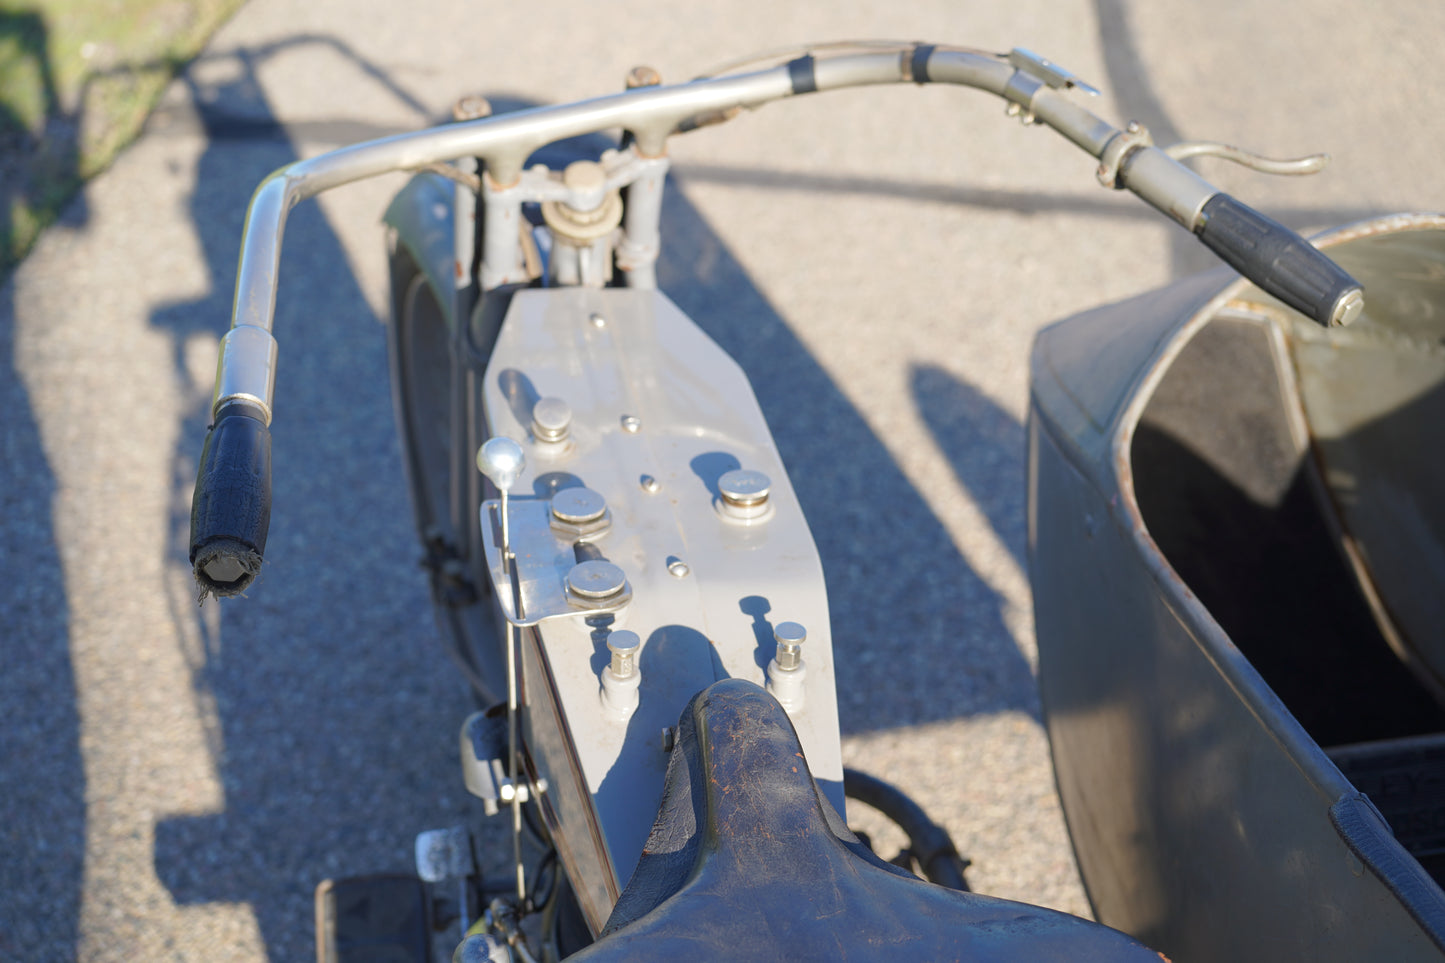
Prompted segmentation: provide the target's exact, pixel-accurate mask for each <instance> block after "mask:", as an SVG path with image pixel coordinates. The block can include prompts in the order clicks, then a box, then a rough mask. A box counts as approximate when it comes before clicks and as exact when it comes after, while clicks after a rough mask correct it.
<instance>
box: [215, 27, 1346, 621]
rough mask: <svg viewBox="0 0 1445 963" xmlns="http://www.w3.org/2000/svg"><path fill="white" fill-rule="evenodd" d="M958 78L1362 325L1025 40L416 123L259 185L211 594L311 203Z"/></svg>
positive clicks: (267, 471) (1221, 200) (255, 508)
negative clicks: (827, 97)
mask: <svg viewBox="0 0 1445 963" xmlns="http://www.w3.org/2000/svg"><path fill="white" fill-rule="evenodd" d="M885 83H951V84H958V85H962V86H969V87H976V88H978V89H980V90H986V91H988V92H990V93H993V94H997V95H999V96H1001V97H1003V98H1005V99H1006V100H1008V101H1009V102H1010V107H1009V110H1010V112H1011V113H1016V114H1019V115H1021V116H1022V117H1023V119H1024V120H1025V121H1026V122H1029V123H1041V124H1045V125H1047V126H1049V127H1052V128H1053V129H1054V130H1056V131H1058V132H1059V133H1060V134H1062V135H1063V136H1064V137H1066V138H1067V139H1069V140H1070V141H1072V142H1073V143H1075V144H1076V145H1078V146H1079V147H1080V148H1082V149H1083V150H1084V151H1086V152H1087V153H1089V154H1091V155H1093V156H1094V157H1096V158H1099V159H1100V161H1101V167H1100V171H1099V173H1100V179H1101V180H1104V181H1105V183H1106V184H1108V185H1109V186H1113V187H1127V188H1128V189H1129V190H1131V191H1133V192H1134V193H1135V194H1137V195H1138V196H1139V197H1141V198H1142V199H1144V200H1145V201H1147V202H1148V203H1150V204H1152V205H1153V206H1154V207H1156V208H1158V209H1159V210H1160V211H1162V212H1164V213H1165V214H1167V215H1169V216H1170V217H1172V218H1173V219H1174V220H1176V221H1178V222H1179V223H1181V224H1183V225H1184V226H1185V227H1186V228H1188V229H1190V230H1191V231H1193V232H1194V233H1195V234H1197V235H1198V236H1199V238H1200V240H1201V241H1202V242H1203V243H1204V244H1205V245H1206V246H1208V247H1209V248H1210V250H1212V251H1214V252H1215V253H1216V254H1218V255H1219V256H1220V257H1221V258H1223V259H1224V260H1225V261H1226V262H1227V263H1229V264H1230V265H1231V266H1232V267H1234V268H1235V269H1236V270H1238V271H1239V272H1240V273H1241V274H1243V275H1244V276H1245V277H1247V278H1249V279H1250V280H1251V281H1253V282H1255V283H1256V284H1257V285H1259V286H1260V287H1261V288H1263V289H1264V290H1265V291H1268V292H1269V293H1270V294H1273V295H1275V296H1276V297H1278V298H1280V299H1281V300H1282V301H1284V302H1285V303H1286V304H1288V305H1290V306H1291V307H1293V308H1295V309H1297V310H1299V311H1302V312H1304V313H1305V314H1307V315H1308V316H1310V317H1311V318H1313V319H1314V320H1316V321H1318V322H1319V323H1320V324H1323V325H1338V324H1347V323H1349V322H1350V321H1351V320H1353V318H1354V317H1355V316H1356V315H1358V314H1359V312H1360V310H1361V308H1362V305H1363V292H1362V290H1361V287H1360V285H1359V284H1358V283H1357V282H1355V281H1354V280H1353V279H1352V278H1350V277H1349V275H1348V274H1346V273H1345V272H1344V271H1343V270H1341V269H1340V268H1339V267H1338V266H1337V265H1335V264H1334V263H1333V262H1332V261H1330V260H1329V258H1328V257H1326V256H1325V255H1324V254H1322V253H1320V252H1319V251H1317V250H1316V249H1315V248H1314V247H1313V246H1311V245H1310V244H1309V242H1308V241H1306V240H1304V239H1303V238H1301V237H1300V236H1299V235H1298V234H1295V233H1294V232H1293V231H1290V230H1289V229H1288V228H1285V227H1283V226H1282V225H1280V224H1277V223H1276V222H1274V221H1272V220H1270V219H1268V218H1266V217H1264V215H1262V214H1259V213H1258V212H1256V211H1254V210H1252V209H1250V208H1248V207H1246V206H1245V205H1243V204H1241V203H1239V202H1238V201H1236V200H1234V199H1233V198H1232V197H1230V196H1229V195H1227V194H1223V193H1221V192H1220V191H1218V190H1217V189H1216V188H1215V187H1213V185H1211V184H1209V182H1208V181H1205V180H1204V179H1203V178H1201V177H1199V176H1198V175H1197V174H1195V173H1194V172H1193V171H1191V170H1189V169H1188V168H1186V167H1184V166H1183V165H1182V164H1180V163H1179V162H1178V161H1177V160H1175V159H1174V158H1172V157H1170V156H1168V155H1167V154H1166V153H1164V152H1163V151H1160V150H1158V149H1157V148H1154V147H1153V146H1152V145H1150V144H1149V143H1148V141H1147V134H1146V133H1145V132H1143V130H1142V128H1139V127H1137V125H1132V124H1131V125H1130V126H1129V128H1128V129H1127V130H1120V129H1118V128H1116V127H1114V126H1113V125H1112V124H1109V123H1108V122H1106V121H1104V120H1103V119H1101V118H1099V117H1097V116H1096V115H1094V114H1093V113H1091V112H1089V111H1088V110H1086V109H1084V108H1083V107H1081V106H1079V105H1078V104H1077V103H1076V102H1074V101H1073V100H1072V99H1070V98H1069V97H1066V96H1064V94H1065V93H1066V92H1067V90H1068V89H1069V88H1072V87H1076V86H1077V87H1084V88H1085V89H1090V90H1091V89H1092V88H1087V85H1084V84H1082V83H1081V82H1079V81H1078V80H1077V78H1074V77H1073V75H1071V74H1069V73H1068V72H1067V71H1064V70H1062V69H1060V68H1058V67H1057V66H1056V65H1054V64H1051V63H1050V62H1049V61H1047V60H1044V59H1042V58H1040V57H1037V56H1036V55H1034V54H1030V53H1028V52H1027V51H1022V50H1015V51H1013V52H1012V53H1010V54H1008V55H990V54H984V53H979V52H975V51H967V50H962V49H958V48H947V47H935V46H933V45H929V44H900V45H896V46H894V47H892V48H889V49H886V50H884V51H882V52H868V53H861V54H851V55H846V56H837V57H831V58H815V57H814V56H812V54H810V53H806V52H805V53H804V54H803V55H802V56H799V57H797V58H795V59H793V60H791V61H789V62H787V63H785V64H782V65H781V66H777V67H773V68H770V69H766V70H759V71H756V72H754V73H747V74H740V75H729V76H723V77H716V78H709V79H704V80H698V81H694V82H692V83H688V84H679V85H675V86H671V87H663V86H657V87H644V88H639V89H635V90H630V91H628V92H626V93H623V94H614V95H611V96H608V97H600V98H597V99H595V100H591V101H585V102H582V103H578V104H565V105H560V106H557V107H539V108H534V109H532V110H528V111H521V112H517V113H514V114H503V115H500V116H497V117H490V118H486V119H483V120H476V121H469V122H464V123H457V124H451V125H448V126H446V127H443V128H437V129H433V130H429V131H421V132H418V133H415V134H402V135H398V136H396V137H390V138H385V139H382V140H379V141H371V142H368V143H364V144H357V145H355V146H352V147H345V148H342V149H340V150H337V151H332V152H330V153H328V154H323V155H321V156H319V157H314V158H310V159H308V160H303V161H298V162H296V163H295V164H292V165H290V166H288V167H284V168H282V169H280V170H278V171H276V172H275V173H273V174H272V175H271V176H270V177H268V178H267V179H266V180H265V181H264V182H262V184H261V185H260V187H258V188H257V190H256V194H255V196H254V197H253V198H252V201H251V207H250V210H249V211H248V212H247V218H246V229H245V234H244V236H243V238H242V243H241V262H240V268H239V274H238V277H237V280H236V298H235V302H234V311H233V317H232V325H233V326H232V329H231V333H230V334H229V335H228V336H227V338H226V341H225V343H224V344H223V347H222V354H221V359H220V364H219V370H218V375H217V386H216V395H215V399H214V404H213V406H212V410H213V413H214V416H215V424H214V425H213V427H212V429H211V432H210V434H209V435H208V436H207V440H206V448H205V451H204V452H203V454H202V463H201V468H200V471H199V473H198V475H197V478H196V491H195V497H194V501H193V505H192V513H191V532H192V535H191V562H192V564H193V565H194V566H195V573H196V579H197V581H198V582H199V583H200V586H201V595H202V598H204V597H205V596H206V595H208V594H214V595H218V596H226V595H235V594H237V593H239V592H241V591H243V590H244V589H245V588H246V587H247V586H248V585H249V584H250V583H251V582H252V581H253V580H254V579H255V577H256V574H257V572H258V571H259V569H260V565H261V558H262V554H263V552H264V549H265V541H266V530H267V527H268V525H269V516H270V503H271V458H270V432H269V428H268V426H269V424H270V405H271V390H272V382H273V376H274V370H275V355H276V349H275V341H274V339H272V337H271V334H270V330H271V321H272V315H273V313H274V310H275V303H276V282H277V274H278V270H279V267H280V246H281V234H282V231H283V230H284V227H285V222H286V215H287V213H288V212H289V211H290V209H291V208H292V207H293V206H294V205H295V204H296V203H298V202H299V201H301V200H304V199H305V198H308V197H312V196H314V195H315V194H318V193H320V192H322V191H324V190H328V189H330V188H332V187H338V186H340V185H342V184H347V183H351V182H353V181H357V180H362V179H364V178H368V177H372V176H375V175H378V174H383V173H389V172H392V171H396V170H415V169H418V168H422V167H425V166H427V165H430V164H435V163H438V162H442V161H448V160H454V159H456V158H459V157H482V158H484V159H485V161H486V170H487V173H488V176H489V177H491V178H492V179H493V180H496V181H497V182H498V183H510V182H511V179H513V178H516V177H519V176H520V174H521V170H522V164H523V162H524V161H525V159H526V158H527V156H528V155H529V154H530V153H531V152H532V151H533V150H535V149H537V148H538V147H541V146H543V145H545V144H547V143H551V142H553V141H556V140H559V139H562V138H566V137H571V136H576V135H579V134H586V133H591V132H594V131H598V130H604V129H608V128H612V127H622V128H624V129H625V130H627V131H629V132H630V133H631V134H632V135H633V136H634V138H635V146H634V149H635V150H637V151H638V153H639V155H641V156H661V155H662V154H663V152H664V149H665V148H664V145H665V142H666V140H667V138H668V137H669V136H671V135H673V134H674V133H678V132H681V131H684V130H686V129H689V128H690V127H692V126H697V125H696V124H689V121H695V120H696V119H697V118H699V117H714V116H716V117H721V118H726V117H729V116H732V114H733V113H735V112H736V111H737V110H739V109H742V108H755V107H759V106H762V105H763V104H765V103H768V102H769V101H773V100H778V99H782V98H784V97H790V96H796V95H800V94H806V93H812V92H815V91H822V90H834V89H839V88H843V87H853V86H860V85H866V84H885Z"/></svg>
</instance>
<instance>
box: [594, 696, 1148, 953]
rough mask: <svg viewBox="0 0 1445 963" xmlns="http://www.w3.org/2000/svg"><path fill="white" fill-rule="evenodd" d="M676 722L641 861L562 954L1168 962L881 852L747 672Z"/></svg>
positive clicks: (1120, 937) (1093, 928)
mask: <svg viewBox="0 0 1445 963" xmlns="http://www.w3.org/2000/svg"><path fill="white" fill-rule="evenodd" d="M678 728H679V732H678V741H677V745H676V746H675V748H674V749H673V751H672V756H671V758H670V760H669V764H668V769H667V781H666V788H665V790H664V794H663V801H662V807H661V810H660V812H659V814H658V817H657V820H656V822H655V823H654V824H653V828H652V833H651V835H650V836H649V838H648V841H647V846H646V848H645V849H644V850H643V854H642V859H641V861H640V862H639V864H638V866H637V869H636V871H635V872H634V873H633V876H632V879H631V881H630V882H629V883H628V885H627V888H626V889H625V890H624V891H623V893H622V895H621V898H620V899H619V900H618V902H617V904H616V906H615V907H614V909H613V911H612V916H611V918H610V919H609V920H608V922H607V926H606V927H605V929H604V931H603V933H602V935H601V938H600V939H599V940H598V941H597V942H596V943H594V944H592V946H590V947H589V948H587V949H586V950H583V951H582V952H581V953H579V954H577V955H575V956H573V957H569V959H576V960H579V961H580V960H586V961H598V960H633V959H640V958H647V959H787V960H814V959H816V960H885V959H886V960H894V959H898V958H899V957H900V956H906V957H907V958H909V959H920V960H942V959H958V960H994V961H1005V960H1019V961H1022V960H1030V961H1035V960H1071V961H1073V960H1100V961H1103V960H1119V961H1127V960H1137V961H1140V963H1144V961H1154V963H1157V961H1158V959H1159V957H1158V955H1157V954H1155V953H1154V952H1153V951H1151V950H1149V949H1147V948H1146V947H1144V946H1142V945H1141V944H1139V943H1137V942H1136V941H1134V940H1133V939H1131V938H1129V937H1127V936H1125V935H1124V934H1122V933H1119V932H1117V931H1114V930H1111V929H1108V928H1106V927H1103V926H1100V925H1098V924H1097V923H1091V922H1089V921H1086V920H1082V919H1079V918H1078V917H1074V916H1069V915H1068V914H1065V913H1059V912H1056V911H1053V910H1047V909H1042V908H1040V907H1037V906H1028V905H1025V904H1022V903H1015V902H1012V901H1009V900H1003V899H995V898H992V897H988V896H981V895H978V894H975V893H966V892H960V891H957V890H952V889H946V888H944V887H942V886H936V885H934V884H932V883H925V882H923V881H922V880H919V879H917V878H915V877H913V876H912V875H910V874H909V873H907V872H905V871H903V870H901V869H899V868H897V867H895V866H893V865H891V864H889V863H887V862H884V861H883V860H882V859H880V858H878V857H877V856H875V855H873V853H872V852H870V851H869V850H868V849H867V848H866V847H865V846H864V845H863V844H862V843H861V842H860V841H859V840H858V839H857V837H855V836H854V835H853V834H852V833H851V832H849V831H848V829H847V827H846V825H845V824H844V823H843V821H842V819H841V818H840V817H839V816H838V814H837V812H836V811H835V810H834V809H833V807H832V805H830V804H829V803H828V801H827V799H826V798H825V797H824V795H823V794H822V793H820V792H819V791H818V787H817V784H816V783H815V782H814V781H813V777H812V775H811V774H810V772H809V770H808V764H807V761H806V759H805V758H804V757H803V752H802V746H801V745H800V743H799V742H798V737H797V734H796V733H795V732H794V730H793V726H792V723H791V722H790V721H789V719H788V715H787V713H786V712H784V710H783V708H782V706H780V705H779V704H778V702H777V700H775V699H774V698H773V697H772V696H770V695H769V694H768V693H766V692H765V691H763V690H762V689H761V688H759V687H758V686H756V685H754V684H753V683H751V682H747V681H744V680H741V679H728V680H724V681H722V682H718V683H715V684H714V685H712V686H711V687H710V688H708V689H706V690H704V691H703V692H701V693H699V694H698V695H697V696H696V697H695V698H694V699H693V700H692V702H691V704H689V706H688V707H687V709H686V710H685V711H684V712H683V715H682V720H681V723H680V725H679V727H678Z"/></svg>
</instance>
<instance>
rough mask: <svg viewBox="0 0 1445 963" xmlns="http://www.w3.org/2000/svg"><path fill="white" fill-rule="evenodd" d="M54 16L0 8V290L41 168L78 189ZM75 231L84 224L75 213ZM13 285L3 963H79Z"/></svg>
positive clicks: (8, 321) (41, 475) (74, 740)
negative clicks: (20, 73) (4, 72)
mask: <svg viewBox="0 0 1445 963" xmlns="http://www.w3.org/2000/svg"><path fill="white" fill-rule="evenodd" d="M48 34H49V30H48V28H47V25H46V22H45V17H44V16H43V15H42V14H40V13H37V12H34V11H28V10H0V45H3V46H6V47H8V48H10V51H11V66H12V69H20V67H19V66H18V65H29V67H30V68H31V69H32V70H33V73H34V80H35V81H36V83H37V84H38V88H39V91H38V93H39V96H40V98H41V101H42V103H41V104H40V106H41V108H42V110H43V113H44V118H43V127H42V129H41V130H40V131H38V132H37V131H32V130H30V129H29V128H28V127H27V125H26V122H25V119H24V118H23V117H21V116H20V115H19V114H17V113H13V112H11V111H10V110H9V109H8V108H7V107H6V105H5V102H4V101H3V100H0V245H4V249H3V250H0V280H4V266H5V265H6V264H8V263H9V258H10V253H11V252H10V250H9V245H10V243H11V239H12V237H11V235H12V232H13V230H14V228H15V224H14V222H13V220H12V218H13V217H14V216H15V212H16V210H17V207H20V206H25V207H29V206H31V204H33V201H34V197H33V196H32V188H33V187H34V184H33V183H32V181H33V179H34V176H35V172H36V170H37V169H39V168H43V169H44V170H45V171H46V175H47V177H51V178H59V179H66V178H73V177H74V172H75V169H76V165H77V163H78V161H77V157H76V137H77V135H78V131H79V122H78V118H76V117H72V116H69V115H67V114H66V113H65V111H64V110H63V108H62V107H61V105H60V103H59V101H58V98H57V94H56V89H55V80H54V76H53V72H52V68H51V65H50V60H49V57H48V54H47V49H48V44H49V38H48ZM68 217H69V219H70V220H71V221H72V222H77V223H78V222H80V221H83V220H84V218H85V208H84V206H83V202H77V203H75V204H72V206H71V208H70V210H69V212H68ZM16 327H17V325H16V307H15V285H14V283H13V278H12V279H11V281H10V283H5V284H4V285H3V287H0V372H3V374H0V410H3V411H4V412H5V423H4V428H3V430H0V443H3V444H0V571H3V572H4V573H5V575H6V577H5V579H4V580H3V583H0V664H3V666H4V668H3V669H0V706H3V707H4V713H5V724H4V725H3V726H0V799H3V800H4V814H5V818H4V820H3V825H0V959H5V960H65V959H74V958H75V955H76V952H77V948H78V940H77V935H78V934H77V924H78V920H79V917H80V894H81V884H82V880H83V874H84V870H85V768H84V765H83V763H82V760H81V757H80V719H79V709H78V707H77V704H76V691H75V676H74V671H73V668H72V666H71V660H70V613H69V607H68V605H67V604H66V593H65V576H64V572H63V570H62V567H61V562H60V550H59V546H58V542H57V539H56V535H55V531H54V523H53V513H52V509H53V501H54V498H55V493H56V483H55V476H54V473H53V472H52V470H51V467H50V463H49V461H48V459H47V458H46V454H45V448H44V445H43V443H42V441H41V437H40V430H39V426H38V425H37V422H36V417H35V414H34V412H33V410H32V408H31V401H30V393H29V391H28V390H27V388H26V384H25V380H24V378H23V377H22V375H21V370H20V363H19V361H20V358H19V357H18V354H17V352H18V351H19V350H20V349H19V345H17V331H16Z"/></svg>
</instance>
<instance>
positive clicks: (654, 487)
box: [637, 475, 662, 495]
mask: <svg viewBox="0 0 1445 963" xmlns="http://www.w3.org/2000/svg"><path fill="white" fill-rule="evenodd" d="M637 482H638V484H639V485H641V486H642V490H643V491H645V492H647V494H649V495H656V494H657V493H658V492H659V491H661V490H662V483H661V482H659V481H658V480H657V479H656V478H653V477H652V476H651V475H643V476H642V477H641V478H639V479H638V480H637Z"/></svg>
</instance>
